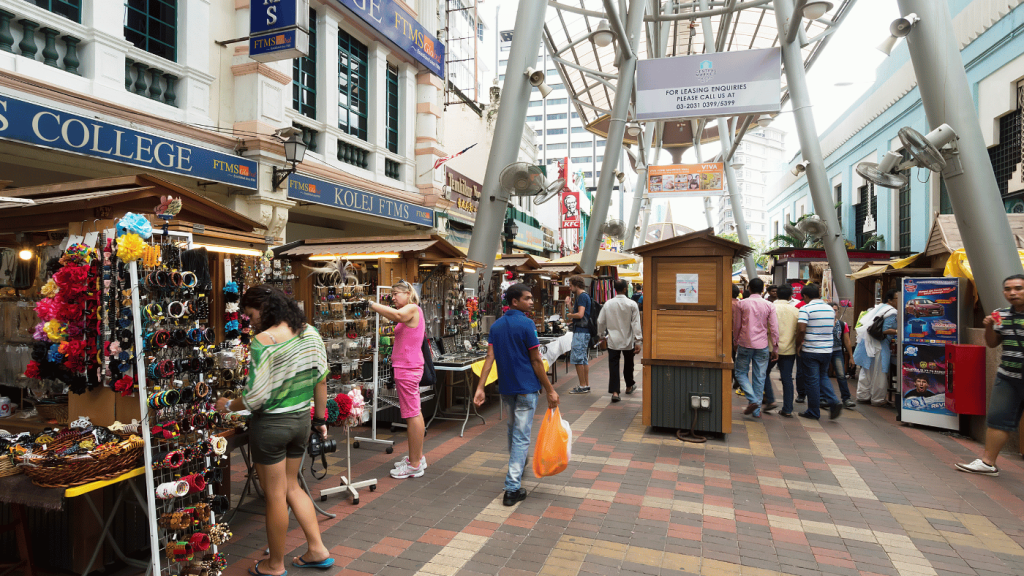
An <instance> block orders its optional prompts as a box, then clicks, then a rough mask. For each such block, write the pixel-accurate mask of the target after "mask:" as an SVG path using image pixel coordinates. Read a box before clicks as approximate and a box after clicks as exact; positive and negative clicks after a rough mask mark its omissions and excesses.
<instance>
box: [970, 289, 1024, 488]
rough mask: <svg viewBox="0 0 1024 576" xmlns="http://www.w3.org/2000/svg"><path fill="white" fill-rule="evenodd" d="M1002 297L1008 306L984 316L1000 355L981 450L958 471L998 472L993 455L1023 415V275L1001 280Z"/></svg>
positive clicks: (990, 343) (991, 342)
mask: <svg viewBox="0 0 1024 576" xmlns="http://www.w3.org/2000/svg"><path fill="white" fill-rule="evenodd" d="M1003 297H1004V298H1006V301H1007V302H1009V303H1010V307H1009V308H1000V309H999V310H996V311H994V312H992V314H991V315H989V316H986V317H985V320H984V321H983V324H984V325H985V343H986V344H988V347H989V348H995V347H996V346H999V345H1000V344H1002V345H1003V357H1002V359H1001V361H1000V363H999V369H998V370H996V381H995V384H993V385H992V394H991V395H990V396H989V399H988V416H987V417H986V420H987V422H986V424H987V426H988V430H987V431H986V432H985V452H983V453H982V455H981V458H978V459H976V460H975V461H974V462H971V463H970V464H959V463H958V464H957V465H956V467H957V469H958V470H960V471H962V472H970V473H971V474H984V475H986V476H999V468H996V458H998V457H999V451H1000V450H1002V449H1003V446H1005V445H1006V441H1007V440H1009V439H1010V433H1011V432H1016V431H1017V429H1018V427H1019V426H1020V419H1021V416H1022V415H1024V276H1022V275H1020V274H1014V275H1013V276H1010V277H1009V278H1007V279H1006V280H1003Z"/></svg>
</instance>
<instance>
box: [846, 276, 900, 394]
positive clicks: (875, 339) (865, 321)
mask: <svg viewBox="0 0 1024 576" xmlns="http://www.w3.org/2000/svg"><path fill="white" fill-rule="evenodd" d="M899 297H900V291H899V289H898V288H892V289H890V290H888V291H887V292H886V293H885V300H884V301H883V302H882V303H881V304H879V305H878V306H875V307H874V308H873V309H871V310H869V311H868V313H867V314H865V315H864V317H863V318H861V325H860V327H859V328H857V347H856V348H855V349H854V351H853V361H854V362H855V363H856V364H857V366H860V376H859V377H858V378H857V402H860V403H862V404H866V403H868V402H870V403H871V405H872V406H885V396H886V392H887V391H888V387H889V358H890V357H891V354H892V352H891V351H890V349H889V345H890V342H892V337H893V336H895V335H896V321H897V318H896V317H897V314H896V304H897V303H898V302H899Z"/></svg>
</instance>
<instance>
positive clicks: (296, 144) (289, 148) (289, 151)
mask: <svg viewBox="0 0 1024 576" xmlns="http://www.w3.org/2000/svg"><path fill="white" fill-rule="evenodd" d="M305 156H306V143H305V142H303V141H302V137H301V136H300V135H299V133H298V132H292V135H291V136H289V137H288V139H287V140H285V141H284V159H285V161H286V162H288V163H290V164H291V165H292V166H291V168H278V167H277V166H274V173H273V178H272V183H273V185H274V190H277V189H278V188H280V187H281V183H282V182H284V180H285V178H287V177H289V176H291V175H292V174H294V173H295V165H296V164H299V163H301V162H302V159H303V158H304V157H305Z"/></svg>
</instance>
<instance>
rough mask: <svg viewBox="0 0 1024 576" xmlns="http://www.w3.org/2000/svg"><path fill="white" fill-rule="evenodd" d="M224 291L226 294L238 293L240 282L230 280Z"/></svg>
mask: <svg viewBox="0 0 1024 576" xmlns="http://www.w3.org/2000/svg"><path fill="white" fill-rule="evenodd" d="M224 293H225V294H238V283H236V282H228V283H227V284H225V285H224Z"/></svg>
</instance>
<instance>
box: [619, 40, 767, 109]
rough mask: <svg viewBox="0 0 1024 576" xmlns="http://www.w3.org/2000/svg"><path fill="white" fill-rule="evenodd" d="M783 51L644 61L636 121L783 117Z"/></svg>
mask: <svg viewBox="0 0 1024 576" xmlns="http://www.w3.org/2000/svg"><path fill="white" fill-rule="evenodd" d="M781 94H782V50H781V49H780V48H767V49H765V50H741V51H738V52H722V53H719V54H704V55H697V56H679V57H676V58H658V59H654V60H641V61H640V62H638V63H637V73H636V110H637V115H636V116H637V119H638V120H641V121H644V120H671V119H681V118H709V117H716V116H735V115H739V114H765V113H772V112H778V111H779V110H780V108H781V104H780V99H781Z"/></svg>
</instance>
